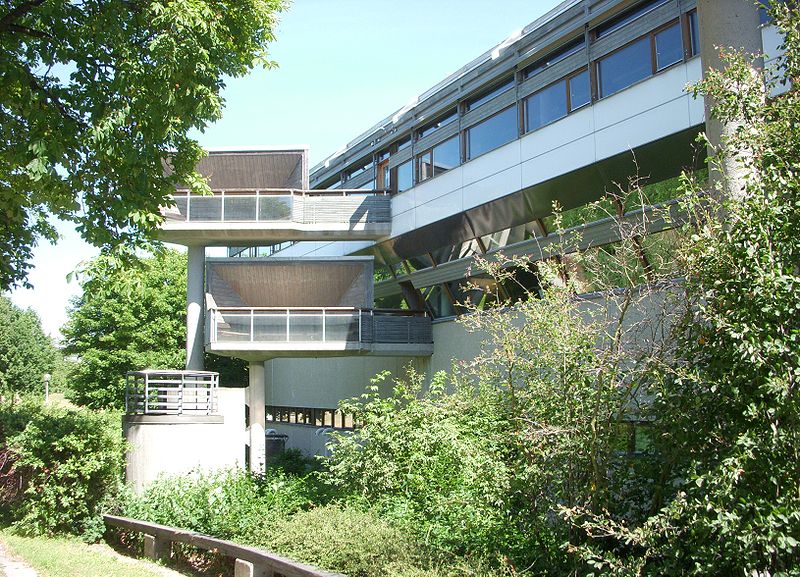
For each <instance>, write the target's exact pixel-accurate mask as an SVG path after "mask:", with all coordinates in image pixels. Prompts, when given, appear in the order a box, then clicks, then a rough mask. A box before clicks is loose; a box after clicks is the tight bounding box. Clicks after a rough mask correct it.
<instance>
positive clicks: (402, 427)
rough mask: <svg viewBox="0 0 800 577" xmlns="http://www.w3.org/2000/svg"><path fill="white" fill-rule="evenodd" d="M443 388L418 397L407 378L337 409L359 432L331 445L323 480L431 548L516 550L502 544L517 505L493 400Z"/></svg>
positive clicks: (416, 381)
mask: <svg viewBox="0 0 800 577" xmlns="http://www.w3.org/2000/svg"><path fill="white" fill-rule="evenodd" d="M385 376H386V375H382V376H380V377H379V380H380V379H382V378H385ZM445 384H446V383H445V381H444V376H443V375H438V376H437V378H435V379H434V381H433V383H432V384H431V385H430V386H429V387H428V388H427V390H425V392H423V391H422V379H421V376H420V375H416V374H414V373H413V372H412V373H410V375H409V378H408V380H407V381H397V382H396V384H395V388H394V394H393V395H392V396H390V397H388V398H381V397H380V396H379V395H378V387H377V383H376V386H374V387H373V388H372V389H371V390H370V391H368V392H367V393H365V394H364V395H363V396H362V397H361V398H360V399H355V400H354V401H352V402H347V403H344V404H343V405H342V409H343V410H344V411H346V412H352V413H353V414H354V420H355V421H356V422H358V423H359V424H360V426H359V428H358V429H357V430H356V431H355V432H353V433H352V434H338V435H337V436H336V442H335V443H334V444H332V446H331V450H332V455H331V458H330V460H329V462H328V463H327V466H328V468H329V471H328V473H327V475H326V479H327V480H328V481H329V482H330V483H332V484H333V485H335V486H339V487H341V488H342V489H343V491H345V492H346V493H350V494H355V495H357V496H358V497H359V498H362V499H365V500H366V501H367V502H368V503H370V504H371V505H373V506H375V507H377V508H378V509H379V510H381V511H382V512H383V514H384V515H386V516H388V517H389V518H390V519H392V520H393V521H394V522H395V523H396V524H397V525H399V526H401V527H403V528H404V529H405V530H406V531H408V532H409V533H410V534H414V535H416V536H417V537H418V538H420V539H424V540H425V541H426V542H427V543H430V544H431V545H433V546H434V547H436V548H438V549H442V550H446V551H453V552H457V553H473V554H474V553H479V554H482V555H493V554H494V552H497V551H507V550H508V549H510V548H514V547H517V546H519V545H518V543H512V542H509V541H511V540H512V539H513V535H514V533H513V528H512V525H511V523H510V519H509V511H510V509H511V507H512V503H513V499H514V497H513V491H512V487H511V481H512V479H511V471H509V469H508V466H507V463H506V460H505V459H504V458H503V454H502V453H503V450H504V445H505V443H504V442H503V437H504V428H505V427H504V424H503V423H502V421H501V420H500V418H499V417H500V414H499V413H498V412H496V411H493V410H492V406H491V404H492V403H493V402H494V399H491V398H479V397H480V393H479V392H476V391H475V389H474V388H472V387H463V388H461V387H459V388H458V390H457V392H456V393H454V394H448V393H446V392H445Z"/></svg>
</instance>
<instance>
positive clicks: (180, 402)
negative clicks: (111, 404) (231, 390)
mask: <svg viewBox="0 0 800 577" xmlns="http://www.w3.org/2000/svg"><path fill="white" fill-rule="evenodd" d="M218 387H219V375H218V373H213V372H207V371H131V372H129V373H127V375H126V380H125V412H126V413H127V414H132V415H151V414H154V415H183V414H185V413H190V414H193V415H199V414H202V415H211V414H213V413H215V412H216V411H217V389H218Z"/></svg>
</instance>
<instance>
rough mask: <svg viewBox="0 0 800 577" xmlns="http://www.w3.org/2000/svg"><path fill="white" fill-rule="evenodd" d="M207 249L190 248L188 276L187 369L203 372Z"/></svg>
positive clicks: (200, 247) (201, 247)
mask: <svg viewBox="0 0 800 577" xmlns="http://www.w3.org/2000/svg"><path fill="white" fill-rule="evenodd" d="M205 260H206V247H204V246H190V247H189V263H188V268H187V271H186V272H187V274H186V368H187V369H189V370H193V371H202V370H203V368H204V364H203V344H204V340H205V339H204V338H203V331H204V329H205V314H204V311H205V303H204V301H205V265H206V262H205Z"/></svg>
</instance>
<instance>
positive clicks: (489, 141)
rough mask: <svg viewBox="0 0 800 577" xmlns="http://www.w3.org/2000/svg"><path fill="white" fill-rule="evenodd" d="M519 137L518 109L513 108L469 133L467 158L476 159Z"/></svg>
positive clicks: (496, 115)
mask: <svg viewBox="0 0 800 577" xmlns="http://www.w3.org/2000/svg"><path fill="white" fill-rule="evenodd" d="M518 136H519V130H518V126H517V107H516V106H511V107H509V108H506V109H505V110H503V111H502V112H500V113H498V114H495V115H494V116H492V117H491V118H488V119H486V120H484V121H483V122H481V123H480V124H477V125H475V126H473V127H472V128H470V129H469V130H468V131H467V158H475V157H476V156H479V155H481V154H483V153H484V152H489V151H490V150H494V149H495V148H497V147H498V146H502V145H504V144H506V143H507V142H511V141H512V140H514V139H515V138H517V137H518Z"/></svg>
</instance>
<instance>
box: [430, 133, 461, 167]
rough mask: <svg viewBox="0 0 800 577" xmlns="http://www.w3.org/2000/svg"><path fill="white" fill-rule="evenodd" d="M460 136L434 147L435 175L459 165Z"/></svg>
mask: <svg viewBox="0 0 800 577" xmlns="http://www.w3.org/2000/svg"><path fill="white" fill-rule="evenodd" d="M460 160H461V155H460V154H459V150H458V136H455V137H453V138H451V139H449V140H445V141H444V142H442V143H441V144H439V145H437V146H435V147H434V149H433V176H438V175H440V174H444V173H445V172H447V171H448V170H451V169H453V168H455V167H457V166H458V165H459V161H460Z"/></svg>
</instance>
